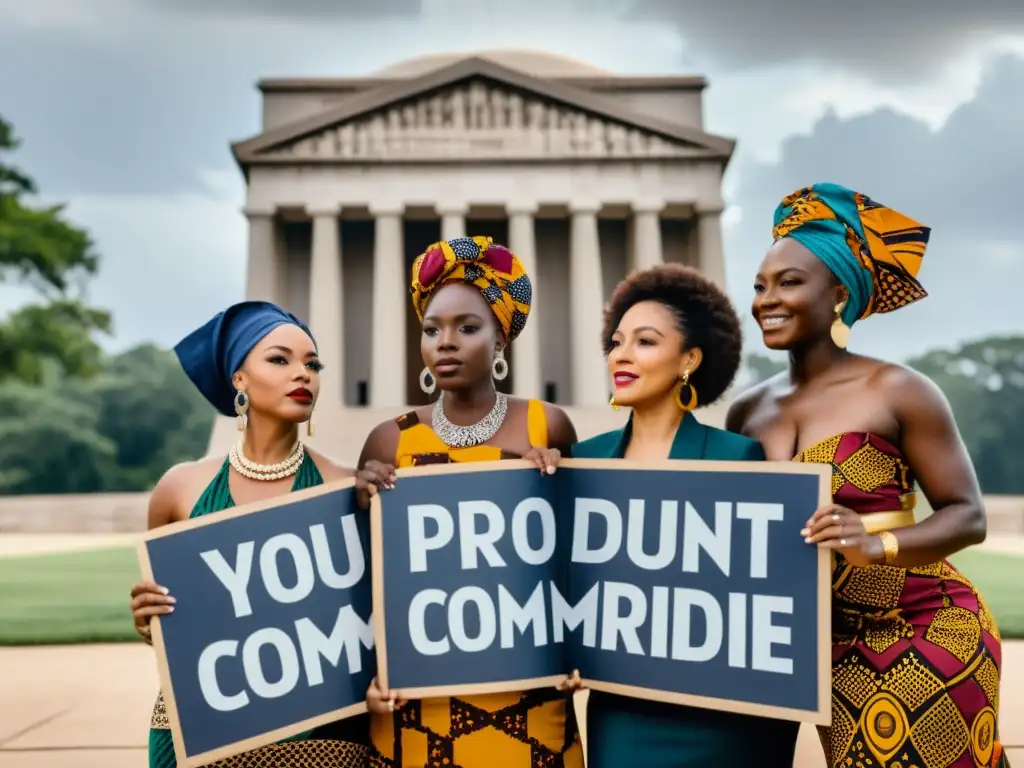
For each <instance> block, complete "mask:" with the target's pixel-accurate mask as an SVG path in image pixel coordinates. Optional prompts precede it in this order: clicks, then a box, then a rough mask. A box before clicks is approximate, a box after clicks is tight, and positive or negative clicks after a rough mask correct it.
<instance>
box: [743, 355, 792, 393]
mask: <svg viewBox="0 0 1024 768" xmlns="http://www.w3.org/2000/svg"><path fill="white" fill-rule="evenodd" d="M743 366H744V368H746V373H747V376H749V378H750V382H749V384H748V385H747V386H753V385H754V384H759V383H761V382H762V381H764V380H765V379H770V378H771V377H772V376H774V375H775V374H777V373H781V372H782V371H784V370H786V361H785V360H776V359H775V358H772V357H768V356H767V355H758V354H753V355H747V356H746V357H745V358H744V359H743Z"/></svg>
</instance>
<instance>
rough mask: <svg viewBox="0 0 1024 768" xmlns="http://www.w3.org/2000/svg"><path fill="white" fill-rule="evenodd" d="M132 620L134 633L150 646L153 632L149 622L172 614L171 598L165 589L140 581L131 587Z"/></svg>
mask: <svg viewBox="0 0 1024 768" xmlns="http://www.w3.org/2000/svg"><path fill="white" fill-rule="evenodd" d="M131 594H132V618H133V619H134V620H135V631H136V632H138V633H139V636H140V637H141V638H142V639H143V640H145V641H146V642H147V643H149V644H150V645H152V644H153V630H152V628H151V627H150V622H151V621H152V620H153V617H154V616H164V615H166V614H168V613H173V612H174V603H175V602H176V601H175V599H174V598H173V597H171V596H170V594H169V593H168V590H167V587H161V586H160V585H159V584H154V583H153V582H152V581H140V582H139V583H138V584H135V585H134V586H133V587H132V593H131Z"/></svg>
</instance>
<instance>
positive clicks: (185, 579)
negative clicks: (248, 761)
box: [146, 488, 376, 757]
mask: <svg viewBox="0 0 1024 768" xmlns="http://www.w3.org/2000/svg"><path fill="white" fill-rule="evenodd" d="M353 493H354V491H353V490H352V489H351V488H346V489H342V490H338V491H331V492H328V493H324V494H321V495H317V496H313V497H310V498H306V499H303V500H299V501H294V502H290V503H284V504H281V505H279V506H275V507H271V508H269V509H264V510H261V511H258V512H253V513H251V514H247V515H241V516H238V517H232V518H225V519H223V520H219V521H217V522H216V523H214V524H211V525H203V526H198V527H195V528H187V529H185V530H183V531H181V532H178V533H173V534H169V535H167V536H162V537H158V538H155V539H152V540H150V541H148V542H147V543H146V547H147V550H148V552H149V560H150V563H151V565H152V569H153V576H154V579H155V581H156V582H157V583H158V584H161V585H163V586H165V587H167V588H168V589H169V590H170V593H171V594H172V595H173V596H174V597H175V598H177V604H176V605H175V608H174V613H173V614H171V615H169V616H166V617H164V618H163V619H162V620H161V627H162V630H163V637H164V646H165V650H166V654H167V665H168V668H169V672H170V677H171V684H172V689H173V694H174V701H175V704H176V709H177V715H178V720H179V723H180V727H181V735H182V739H183V741H184V744H185V751H186V754H187V755H188V756H190V757H191V756H196V755H201V754H204V753H206V752H208V751H210V750H213V749H217V748H220V747H225V746H229V745H232V744H235V743H237V742H239V741H242V740H244V739H248V738H251V737H256V736H260V735H262V734H265V733H269V732H271V731H274V730H276V729H278V728H285V727H288V726H290V725H293V724H296V723H301V722H303V721H305V720H308V719H310V718H313V717H316V716H318V715H324V714H328V713H331V712H335V711H338V710H341V709H344V708H346V707H349V706H351V705H353V704H358V703H360V702H363V701H365V698H366V689H367V686H368V685H369V683H370V680H371V679H372V678H373V675H374V673H375V669H376V661H375V657H374V650H373V629H372V623H371V617H370V612H371V608H372V596H371V584H370V554H369V541H370V534H369V517H368V515H367V514H366V513H365V512H361V511H356V506H355V502H354V497H353Z"/></svg>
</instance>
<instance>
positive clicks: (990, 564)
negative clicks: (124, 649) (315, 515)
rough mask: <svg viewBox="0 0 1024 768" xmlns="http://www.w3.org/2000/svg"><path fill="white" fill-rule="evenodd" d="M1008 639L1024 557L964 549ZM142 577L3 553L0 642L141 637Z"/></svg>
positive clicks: (74, 561)
mask: <svg viewBox="0 0 1024 768" xmlns="http://www.w3.org/2000/svg"><path fill="white" fill-rule="evenodd" d="M953 563H954V564H955V565H956V566H957V567H958V568H959V569H960V570H961V571H963V572H964V573H965V574H967V575H968V576H970V577H971V579H972V580H974V582H975V584H976V585H977V586H978V587H979V588H980V589H981V591H982V593H983V594H984V595H985V599H986V600H987V601H988V604H989V607H990V608H991V609H992V611H993V613H995V615H996V619H997V621H998V622H999V628H1000V630H1001V632H1002V635H1003V637H1005V638H1024V600H1021V599H1020V597H1019V595H1020V585H1021V584H1022V583H1024V557H1014V556H1011V555H1003V554H993V553H990V552H985V551H980V550H979V551H968V552H962V553H960V554H959V555H957V556H955V557H954V558H953ZM138 578H139V570H138V566H137V564H136V556H135V550H133V549H103V550H93V551H87V552H74V553H68V554H58V555H41V556H38V557H6V558H0V645H39V644H54V643H99V642H122V641H137V640H138V637H137V635H136V634H135V631H134V630H133V629H132V621H131V614H130V613H129V609H128V592H129V590H130V588H131V585H132V584H133V583H134V582H135V581H137V580H138Z"/></svg>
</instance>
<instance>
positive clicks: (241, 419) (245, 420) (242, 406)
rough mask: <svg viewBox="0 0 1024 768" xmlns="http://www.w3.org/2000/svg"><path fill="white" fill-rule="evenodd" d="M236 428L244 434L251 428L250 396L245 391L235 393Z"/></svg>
mask: <svg viewBox="0 0 1024 768" xmlns="http://www.w3.org/2000/svg"><path fill="white" fill-rule="evenodd" d="M235 416H236V418H235V426H237V427H238V431H239V432H244V431H245V428H246V427H248V426H249V395H248V393H247V392H246V391H245V390H244V389H240V390H238V391H237V392H236V393H235Z"/></svg>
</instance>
